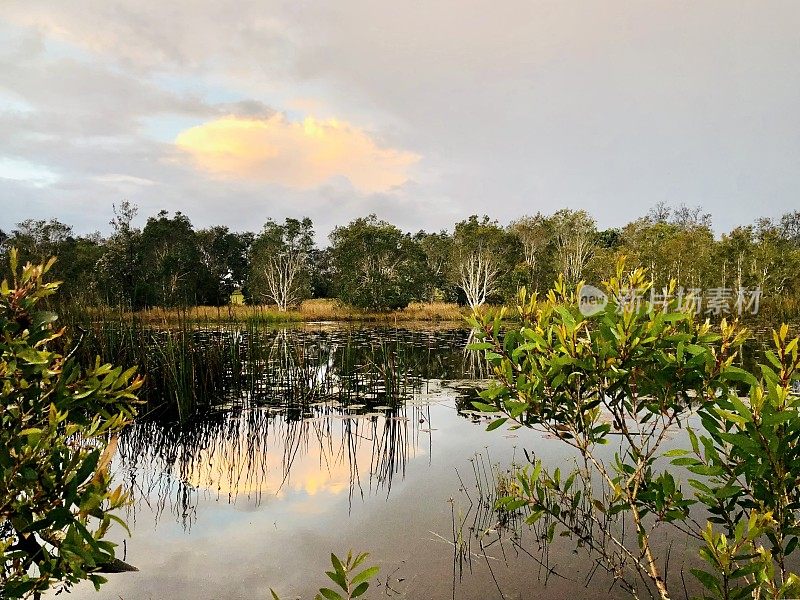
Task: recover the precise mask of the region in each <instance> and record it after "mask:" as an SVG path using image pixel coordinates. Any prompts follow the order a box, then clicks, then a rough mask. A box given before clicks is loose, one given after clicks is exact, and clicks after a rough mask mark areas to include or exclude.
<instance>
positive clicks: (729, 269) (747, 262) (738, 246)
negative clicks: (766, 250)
mask: <svg viewBox="0 0 800 600" xmlns="http://www.w3.org/2000/svg"><path fill="white" fill-rule="evenodd" d="M754 238H755V232H754V231H753V227H752V226H750V225H748V226H746V227H736V228H735V229H733V230H732V231H730V232H729V233H724V234H722V239H720V241H719V242H718V243H717V252H716V253H717V257H716V263H717V268H718V269H719V270H720V271H721V273H720V280H719V283H720V285H722V287H723V288H724V287H732V288H734V289H737V290H738V289H740V288H744V287H749V286H751V285H752V286H754V285H755V283H754V280H753V277H752V266H753V264H754V250H755V240H754Z"/></svg>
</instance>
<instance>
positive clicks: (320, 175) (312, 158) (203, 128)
mask: <svg viewBox="0 0 800 600" xmlns="http://www.w3.org/2000/svg"><path fill="white" fill-rule="evenodd" d="M175 144H176V145H177V146H178V147H179V148H180V149H181V150H183V151H185V152H187V153H188V154H189V155H191V156H192V158H193V159H194V161H195V164H196V165H197V166H198V167H199V168H200V169H202V170H204V171H207V172H209V173H211V174H212V175H214V176H218V177H224V178H247V179H254V180H258V181H269V182H272V183H278V184H280V185H284V186H287V187H294V188H301V189H309V188H314V187H318V186H320V185H322V184H324V183H326V182H328V181H330V180H331V179H332V178H334V177H346V178H347V179H348V180H349V181H350V182H351V183H352V184H353V186H355V187H356V188H358V189H359V190H361V191H362V192H365V193H372V192H384V191H387V190H389V189H391V188H393V187H396V186H399V185H402V184H403V183H405V182H406V181H407V180H408V170H409V168H410V167H411V166H412V165H413V164H414V163H416V162H417V161H418V160H419V158H420V157H419V156H418V155H417V154H414V153H412V152H406V151H403V150H396V149H393V148H381V147H379V146H378V145H377V144H376V143H375V141H374V140H373V139H372V138H370V136H369V135H367V133H366V132H364V131H363V130H362V129H359V128H358V127H354V126H353V125H350V124H348V123H346V122H344V121H339V120H337V119H325V120H320V119H315V118H313V117H307V118H306V119H304V120H303V121H302V122H295V121H289V120H287V119H286V118H285V117H284V116H283V115H280V114H278V115H273V116H271V117H268V118H249V117H248V118H245V117H236V116H227V117H223V118H220V119H217V120H214V121H210V122H208V123H204V124H202V125H197V126H196V127H191V128H189V129H187V130H185V131H183V132H181V133H180V134H179V135H178V137H177V138H176V140H175Z"/></svg>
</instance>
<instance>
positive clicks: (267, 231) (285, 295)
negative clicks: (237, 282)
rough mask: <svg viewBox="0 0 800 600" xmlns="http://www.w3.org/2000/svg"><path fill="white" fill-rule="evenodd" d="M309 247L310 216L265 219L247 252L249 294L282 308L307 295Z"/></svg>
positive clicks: (311, 228)
mask: <svg viewBox="0 0 800 600" xmlns="http://www.w3.org/2000/svg"><path fill="white" fill-rule="evenodd" d="M313 249H314V227H313V224H312V223H311V219H309V218H307V217H306V218H304V219H302V220H297V219H291V218H289V219H286V220H285V221H284V223H283V224H282V225H281V224H278V223H275V222H274V221H272V220H271V219H270V220H268V221H267V222H266V223H265V224H264V228H263V229H262V230H261V233H260V234H259V235H258V237H256V239H255V240H254V241H253V246H252V250H251V253H250V293H251V294H252V295H253V297H254V298H258V299H261V300H266V301H268V302H272V303H274V304H276V305H277V306H278V309H279V310H282V311H285V310H287V309H288V308H289V307H292V306H296V305H297V304H299V303H300V302H301V301H302V300H304V299H305V298H308V297H309V295H310V276H311V264H310V259H311V253H312V251H313Z"/></svg>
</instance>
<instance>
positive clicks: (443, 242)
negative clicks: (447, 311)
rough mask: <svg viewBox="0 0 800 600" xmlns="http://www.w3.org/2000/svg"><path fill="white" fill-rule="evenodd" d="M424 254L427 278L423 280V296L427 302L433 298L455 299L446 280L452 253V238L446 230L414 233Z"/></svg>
mask: <svg viewBox="0 0 800 600" xmlns="http://www.w3.org/2000/svg"><path fill="white" fill-rule="evenodd" d="M414 240H415V241H416V242H417V243H418V244H419V246H420V248H421V249H422V252H423V253H424V254H425V263H426V264H427V266H428V271H427V272H428V275H429V278H428V280H427V281H426V282H425V293H424V298H425V299H426V300H427V301H428V302H433V301H434V300H455V299H456V293H455V290H454V289H453V285H452V283H450V281H449V280H448V275H449V272H450V269H451V266H450V261H451V259H452V255H453V238H452V237H451V236H450V235H449V234H448V233H447V232H446V231H440V232H438V233H427V232H425V231H419V232H417V233H416V234H415V235H414Z"/></svg>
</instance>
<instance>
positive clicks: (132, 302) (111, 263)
mask: <svg viewBox="0 0 800 600" xmlns="http://www.w3.org/2000/svg"><path fill="white" fill-rule="evenodd" d="M113 210H114V218H113V219H111V221H110V222H109V225H111V227H112V233H111V236H110V237H109V238H108V239H107V240H106V242H105V245H104V248H103V255H102V257H101V258H100V261H99V263H98V276H99V280H100V294H101V296H102V297H103V298H104V299H105V301H106V302H107V303H108V304H110V305H120V306H125V307H132V308H139V307H140V306H141V305H142V304H143V303H144V300H145V298H144V289H143V285H142V284H143V281H144V273H143V269H142V265H143V263H142V241H141V237H142V232H141V231H140V230H139V229H138V228H136V227H134V225H133V220H134V218H136V214H137V213H138V211H139V209H138V208H137V207H136V206H135V205H134V204H131V203H130V202H128V201H127V200H125V201H123V202H122V203H121V204H120V205H119V206H116V205H115V206H114V207H113Z"/></svg>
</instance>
